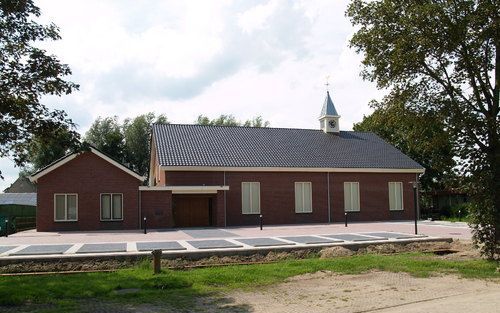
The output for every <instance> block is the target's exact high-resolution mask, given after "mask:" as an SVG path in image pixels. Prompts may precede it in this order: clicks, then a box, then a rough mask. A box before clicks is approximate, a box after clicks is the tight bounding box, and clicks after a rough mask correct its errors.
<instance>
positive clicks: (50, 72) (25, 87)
mask: <svg viewBox="0 0 500 313" xmlns="http://www.w3.org/2000/svg"><path fill="white" fill-rule="evenodd" d="M39 16H40V10H39V8H38V7H36V6H35V5H34V3H33V1H31V0H24V1H8V0H0V115H1V119H0V156H1V157H11V158H12V159H13V160H14V162H15V163H16V164H17V165H19V166H22V165H24V164H25V163H26V162H27V160H28V158H29V153H28V146H29V143H30V141H32V140H33V139H34V138H35V137H38V138H41V137H48V136H51V135H53V134H57V133H58V130H60V129H67V130H68V132H70V133H71V137H72V143H71V144H72V145H75V146H77V145H78V140H77V139H78V137H79V135H78V133H77V132H76V131H75V130H74V126H75V125H74V124H73V122H72V121H71V120H70V119H69V118H68V117H67V115H66V113H65V112H64V111H62V110H50V109H49V108H47V107H46V106H45V105H43V104H41V103H40V98H41V96H43V95H57V96H61V95H64V94H69V93H71V92H73V91H74V90H76V89H78V85H76V84H74V83H72V82H69V81H65V80H64V79H63V78H64V77H65V76H68V75H70V74H71V70H70V69H69V67H68V66H67V65H66V64H62V63H61V62H60V61H59V60H58V59H57V58H56V57H55V56H54V55H49V54H47V52H46V51H45V50H43V49H40V48H38V47H36V45H35V43H36V42H40V41H46V40H58V39H60V36H59V29H58V28H57V26H56V25H54V24H49V25H42V24H39V23H38V22H37V19H38V17H39ZM0 174H1V172H0Z"/></svg>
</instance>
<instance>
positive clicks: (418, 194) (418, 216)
mask: <svg viewBox="0 0 500 313" xmlns="http://www.w3.org/2000/svg"><path fill="white" fill-rule="evenodd" d="M415 179H416V182H417V190H416V192H417V220H420V180H419V179H420V174H418V173H416V174H415Z"/></svg>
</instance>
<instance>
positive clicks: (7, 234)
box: [5, 219, 9, 237]
mask: <svg viewBox="0 0 500 313" xmlns="http://www.w3.org/2000/svg"><path fill="white" fill-rule="evenodd" d="M5 237H9V220H8V219H5Z"/></svg>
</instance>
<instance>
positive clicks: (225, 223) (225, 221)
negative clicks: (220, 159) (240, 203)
mask: <svg viewBox="0 0 500 313" xmlns="http://www.w3.org/2000/svg"><path fill="white" fill-rule="evenodd" d="M224 186H226V171H224ZM226 216H227V215H226V190H224V227H227V218H226Z"/></svg>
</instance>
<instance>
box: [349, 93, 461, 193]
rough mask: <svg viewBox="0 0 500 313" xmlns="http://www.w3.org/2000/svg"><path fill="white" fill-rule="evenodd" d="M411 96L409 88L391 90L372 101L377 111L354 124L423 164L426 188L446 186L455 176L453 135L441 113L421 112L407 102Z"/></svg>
mask: <svg viewBox="0 0 500 313" xmlns="http://www.w3.org/2000/svg"><path fill="white" fill-rule="evenodd" d="M409 98H413V95H412V93H411V92H408V91H407V92H403V93H391V94H390V95H388V96H386V97H385V98H384V99H383V100H382V102H377V101H372V102H371V106H372V107H373V108H374V109H375V111H374V112H373V113H372V114H371V115H369V116H365V117H363V121H362V122H360V123H357V124H354V126H353V129H354V130H356V131H371V132H374V133H376V134H377V135H379V136H380V137H382V138H383V139H384V140H385V141H387V142H389V143H390V144H392V145H394V146H395V147H396V148H398V149H399V150H401V151H402V152H403V153H405V154H406V155H408V156H409V157H411V158H412V159H413V160H415V161H417V162H418V163H420V164H421V165H423V166H424V167H425V174H424V175H423V176H422V177H421V179H420V182H421V184H422V190H424V191H431V190H435V189H444V188H446V187H448V186H450V185H451V183H452V181H453V180H454V178H455V175H454V171H453V168H454V167H455V161H454V157H455V154H454V150H453V144H452V139H451V136H450V134H448V132H447V131H446V129H445V128H446V126H445V123H444V118H443V117H442V116H440V114H439V113H438V112H436V111H427V112H418V111H416V110H414V109H412V108H409V107H407V106H406V105H405V104H406V103H407V102H408V99H409ZM424 126H425V127H424Z"/></svg>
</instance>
